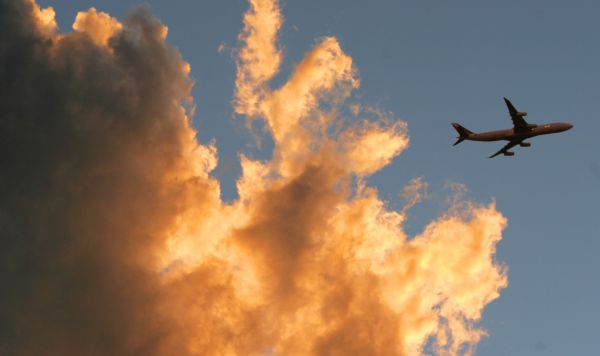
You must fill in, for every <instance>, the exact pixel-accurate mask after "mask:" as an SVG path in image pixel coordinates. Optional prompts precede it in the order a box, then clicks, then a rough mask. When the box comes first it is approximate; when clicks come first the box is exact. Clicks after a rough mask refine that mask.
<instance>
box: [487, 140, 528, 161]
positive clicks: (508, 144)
mask: <svg viewBox="0 0 600 356" xmlns="http://www.w3.org/2000/svg"><path fill="white" fill-rule="evenodd" d="M519 143H521V141H516V140H515V141H510V142H509V143H507V144H506V145H505V146H504V147H502V148H501V149H500V151H498V152H496V153H494V154H493V155H491V156H490V158H494V157H496V156H497V155H499V154H501V153H502V154H505V155H507V156H512V155H514V154H515V153H514V152H508V150H510V149H511V148H513V147H515V146H516V145H518V144H519ZM507 153H509V154H507Z"/></svg>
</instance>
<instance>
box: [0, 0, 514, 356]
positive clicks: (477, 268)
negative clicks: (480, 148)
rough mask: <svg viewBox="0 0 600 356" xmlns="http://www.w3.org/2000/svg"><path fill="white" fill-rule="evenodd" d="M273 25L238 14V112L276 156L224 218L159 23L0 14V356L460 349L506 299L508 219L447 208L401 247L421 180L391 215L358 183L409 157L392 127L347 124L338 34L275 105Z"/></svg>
mask: <svg viewBox="0 0 600 356" xmlns="http://www.w3.org/2000/svg"><path fill="white" fill-rule="evenodd" d="M282 21H283V19H282V16H281V13H280V8H279V5H278V3H277V2H276V1H274V0H252V1H251V2H250V9H249V11H248V12H247V13H246V15H245V17H244V29H243V31H242V34H241V35H240V38H239V39H240V49H239V52H238V55H239V57H238V62H237V71H238V74H237V78H236V92H235V97H234V103H233V104H234V109H235V111H236V112H237V113H238V114H240V115H243V116H244V117H246V118H247V119H248V120H263V121H264V122H265V126H266V127H267V128H268V130H269V132H270V134H271V135H272V136H273V140H274V143H275V145H274V150H273V154H272V157H271V159H270V160H257V159H252V158H250V157H248V156H245V155H243V154H240V162H241V165H242V176H241V177H240V178H239V180H238V182H237V188H238V193H239V199H238V200H237V201H235V202H233V203H228V204H226V203H224V202H222V201H221V199H220V192H219V182H218V181H217V180H216V179H215V178H213V177H212V176H211V171H212V170H213V169H214V168H215V167H216V165H217V149H216V144H215V143H210V144H207V145H205V144H201V143H199V142H198V141H197V139H196V132H195V130H194V128H193V127H192V126H191V125H190V122H189V115H191V112H190V111H191V110H192V108H193V101H192V99H191V97H190V90H191V87H192V85H193V83H192V81H191V80H190V78H189V73H190V66H189V65H188V64H187V63H186V62H185V61H184V60H183V59H182V58H181V56H180V54H179V52H178V51H176V50H175V49H174V48H173V47H171V46H169V45H168V44H167V43H166V39H167V32H168V31H167V28H166V27H165V26H164V25H162V24H161V23H160V22H159V21H158V20H157V19H155V18H154V17H152V16H151V15H150V14H149V13H148V12H147V10H146V9H145V8H138V9H136V10H134V11H133V12H132V13H131V15H130V16H129V17H128V18H127V19H126V20H125V21H124V22H123V23H121V22H119V21H118V20H116V19H114V18H112V17H110V16H109V15H108V14H105V13H102V12H100V11H97V10H96V9H94V8H91V9H89V10H88V11H85V12H81V13H79V14H78V15H77V17H76V19H75V23H74V25H73V28H74V30H75V31H74V32H71V33H67V34H61V33H58V30H57V28H56V22H55V20H54V11H53V10H52V9H41V8H40V7H39V6H38V5H37V4H35V3H34V2H32V1H29V0H22V1H9V0H0V24H1V25H2V28H3V33H4V35H3V40H2V44H1V45H0V74H1V78H2V81H1V82H0V91H1V94H2V95H0V164H1V165H2V167H3V168H2V170H1V171H0V196H1V197H2V199H1V200H0V234H1V236H0V238H1V240H0V242H1V246H0V247H1V248H0V264H1V266H2V268H1V269H0V283H1V285H2V286H3V288H2V292H0V295H1V297H2V299H1V300H2V301H3V305H2V308H0V330H1V332H0V354H7V355H37V354H61V355H82V354H85V355H207V354H208V355H210V354H223V355H252V354H255V355H260V354H275V355H290V354H292V355H305V354H306V355H309V354H314V355H331V354H339V355H345V354H349V353H355V354H365V355H367V354H368V355H377V354H379V355H415V354H422V353H424V350H425V348H426V347H427V348H430V349H434V350H435V351H436V353H438V354H442V355H443V354H447V355H456V354H461V353H469V352H471V351H472V350H474V347H475V346H476V344H477V342H478V341H479V339H480V338H481V336H482V335H484V333H485V332H484V331H483V330H480V329H478V328H477V325H476V323H477V321H479V320H480V318H481V315H482V311H483V309H484V307H485V306H486V305H487V304H489V303H490V302H491V301H492V300H494V299H496V298H498V296H499V291H500V290H501V289H502V288H503V287H505V286H506V284H507V278H506V270H505V268H503V267H502V266H500V265H498V264H497V263H496V262H495V261H494V254H495V245H496V243H497V242H498V241H499V240H500V239H501V237H502V236H501V232H502V229H503V228H504V226H505V225H506V220H505V219H504V217H503V216H502V215H501V214H500V213H499V212H498V211H497V210H496V208H495V206H494V204H490V205H488V206H481V205H477V204H474V203H470V202H468V201H465V199H464V197H462V196H456V197H454V198H453V199H452V206H451V208H450V209H449V211H448V212H447V213H446V214H443V215H442V216H440V217H439V218H438V219H436V220H435V221H432V222H431V223H429V224H428V225H427V227H426V228H425V229H424V231H423V232H422V233H420V234H419V235H417V236H414V237H409V236H407V235H406V233H405V232H404V231H403V223H404V220H405V216H406V209H407V208H408V207H409V206H410V205H412V204H414V203H416V202H417V201H418V200H419V199H421V198H422V194H423V193H422V190H423V187H425V186H426V183H425V182H424V180H422V179H416V180H414V181H413V182H412V183H411V185H410V186H409V187H408V188H406V189H405V190H404V195H405V196H406V198H407V201H408V205H407V207H406V208H405V209H403V210H400V211H395V210H392V209H390V208H388V207H387V206H386V204H385V202H384V201H382V200H381V199H380V198H379V196H378V193H377V190H376V189H375V188H373V187H369V186H368V184H367V183H366V178H367V177H368V176H369V175H371V174H373V173H374V172H376V171H378V170H380V169H381V168H382V167H384V166H386V165H388V164H390V163H391V162H392V160H393V159H394V157H396V156H397V155H399V154H400V153H401V152H402V151H404V149H406V147H407V146H408V144H409V139H408V134H407V128H406V124H405V123H403V122H402V121H401V120H398V119H397V118H395V117H394V116H393V114H392V113H387V112H383V111H380V110H377V109H373V108H370V107H368V106H361V105H359V104H353V105H351V106H349V107H348V108H349V110H343V109H344V107H345V105H346V104H344V102H345V100H346V99H347V98H348V97H349V95H350V93H351V92H352V90H354V89H355V88H357V87H358V86H359V79H358V77H357V70H356V68H355V67H354V65H353V63H352V58H351V57H350V56H349V55H347V54H346V53H344V51H343V49H342V47H341V45H340V43H339V42H338V41H337V40H336V39H335V38H333V37H325V38H323V39H321V40H320V41H319V42H317V43H316V45H315V46H314V47H313V48H312V49H311V50H309V51H308V52H307V53H306V54H305V56H304V58H303V59H302V60H301V61H300V62H299V63H298V65H297V66H296V67H295V69H294V71H293V73H292V74H291V75H290V78H289V79H288V80H287V81H285V83H284V84H283V85H282V86H280V87H278V88H272V87H271V80H272V78H273V77H274V76H275V75H277V74H278V73H279V66H280V64H281V61H282V59H283V51H282V50H281V49H280V47H279V45H278V43H277V41H278V39H277V34H278V30H279V28H280V27H281V24H282ZM198 70H199V71H202V68H200V69H198ZM345 112H350V113H351V114H352V115H351V117H344V115H345V114H343V113H345ZM221 144H224V143H221Z"/></svg>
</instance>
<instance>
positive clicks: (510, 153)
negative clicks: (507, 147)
mask: <svg viewBox="0 0 600 356" xmlns="http://www.w3.org/2000/svg"><path fill="white" fill-rule="evenodd" d="M504 155H505V156H514V155H515V153H514V152H510V151H506V152H504Z"/></svg>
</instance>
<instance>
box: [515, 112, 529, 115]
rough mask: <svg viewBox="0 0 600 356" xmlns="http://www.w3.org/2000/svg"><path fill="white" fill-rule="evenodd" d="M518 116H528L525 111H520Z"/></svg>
mask: <svg viewBox="0 0 600 356" xmlns="http://www.w3.org/2000/svg"><path fill="white" fill-rule="evenodd" d="M516 116H527V113H526V112H525V111H518V112H517V114H516Z"/></svg>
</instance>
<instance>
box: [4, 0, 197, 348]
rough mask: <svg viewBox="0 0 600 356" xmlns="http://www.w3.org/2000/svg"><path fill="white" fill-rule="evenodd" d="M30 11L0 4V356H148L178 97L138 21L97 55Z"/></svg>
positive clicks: (159, 332) (158, 325)
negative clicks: (47, 27)
mask: <svg viewBox="0 0 600 356" xmlns="http://www.w3.org/2000/svg"><path fill="white" fill-rule="evenodd" d="M34 7H35V5H34V4H32V3H30V2H27V1H9V0H1V1H0V28H2V35H0V36H1V40H0V78H1V80H0V93H1V95H0V166H1V167H2V169H1V170H0V197H1V199H0V235H1V247H0V264H1V266H2V267H1V268H0V285H2V292H0V295H1V298H0V299H1V300H2V307H1V317H0V330H1V331H0V335H1V339H0V353H1V354H3V355H42V354H54V355H59V354H60V355H82V354H86V355H136V354H139V355H151V354H155V353H156V352H157V351H156V350H158V349H159V348H158V347H157V345H158V344H160V343H161V342H162V340H163V339H164V338H165V337H167V336H168V331H169V321H168V320H167V319H166V318H165V319H161V318H157V317H156V313H154V312H153V310H154V309H155V308H156V307H157V304H156V303H157V297H158V285H159V283H160V281H159V280H158V277H157V274H156V271H155V270H152V269H151V268H149V266H152V265H153V264H152V263H151V261H152V260H154V259H156V258H157V251H158V249H161V248H163V245H164V230H165V229H166V228H167V227H168V226H169V225H170V224H171V223H172V220H173V219H174V218H175V216H176V214H177V212H178V210H179V209H180V206H179V203H178V197H179V195H180V192H181V190H182V189H184V188H183V183H181V182H176V181H173V182H172V183H171V184H165V177H166V176H167V175H169V174H170V173H173V172H177V171H178V170H179V166H180V165H182V161H183V160H184V157H183V156H184V152H185V150H186V146H189V145H193V144H194V141H193V137H190V133H191V132H192V131H191V130H190V128H189V126H188V123H187V121H186V118H185V116H184V112H182V100H185V99H186V97H187V95H188V92H189V88H190V86H191V83H190V81H189V79H187V76H186V73H184V72H182V65H183V64H184V63H183V61H182V59H181V58H180V56H179V54H178V52H177V51H176V50H175V49H173V48H172V47H170V46H168V45H166V44H165V42H164V39H163V38H162V37H161V34H162V31H163V26H162V25H161V24H160V23H159V22H158V21H157V20H156V19H155V18H153V17H152V16H151V15H149V13H148V11H147V10H146V9H144V8H139V9H137V10H135V11H134V12H133V13H132V14H131V15H130V16H129V18H128V19H127V20H126V21H125V27H124V29H123V31H121V32H118V33H116V34H115V35H114V37H113V38H112V39H111V40H110V42H109V46H108V47H102V46H98V45H96V44H95V43H94V42H93V41H92V40H91V39H90V37H89V36H88V35H87V34H85V33H71V34H68V35H65V36H63V37H62V38H60V37H59V36H55V35H51V36H46V35H45V34H44V33H43V31H42V30H40V29H39V28H38V27H39V26H38V24H37V23H36V20H35V19H34V17H33V11H34V10H35V8H34ZM192 133H193V132H192ZM197 184H200V185H201V184H202V183H201V182H199V183H197ZM200 190H201V189H200ZM149 262H150V263H149Z"/></svg>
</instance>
